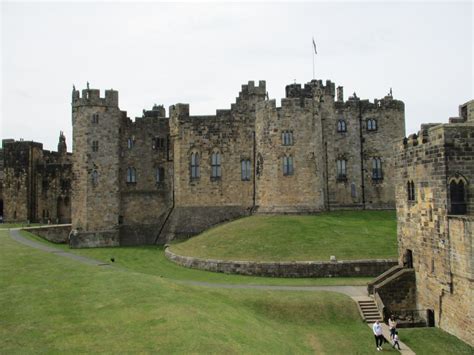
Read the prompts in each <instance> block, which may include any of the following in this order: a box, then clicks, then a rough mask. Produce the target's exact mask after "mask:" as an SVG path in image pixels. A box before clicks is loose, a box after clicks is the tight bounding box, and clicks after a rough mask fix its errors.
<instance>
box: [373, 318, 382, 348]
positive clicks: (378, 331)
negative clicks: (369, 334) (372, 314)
mask: <svg viewBox="0 0 474 355" xmlns="http://www.w3.org/2000/svg"><path fill="white" fill-rule="evenodd" d="M372 330H373V332H374V337H375V346H376V347H377V350H378V351H380V350H382V344H383V334H382V325H381V324H380V322H379V321H378V320H377V321H375V323H374V325H373V326H372Z"/></svg>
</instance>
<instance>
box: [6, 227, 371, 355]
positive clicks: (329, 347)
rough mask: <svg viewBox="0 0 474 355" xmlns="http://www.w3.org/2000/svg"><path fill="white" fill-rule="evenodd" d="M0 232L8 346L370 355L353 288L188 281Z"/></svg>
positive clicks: (22, 349) (13, 349) (11, 349)
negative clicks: (288, 288)
mask: <svg viewBox="0 0 474 355" xmlns="http://www.w3.org/2000/svg"><path fill="white" fill-rule="evenodd" d="M7 233H8V232H7V231H0V349H2V353H5V354H12V353H65V352H66V353H70V352H77V353H101V352H107V353H127V352H129V353H139V352H145V353H148V352H157V351H161V352H163V353H246V354H247V353H248V354H262V353H263V354H270V353H272V354H293V353H314V352H316V353H319V354H349V353H350V354H370V353H373V352H374V351H373V350H374V349H373V344H372V342H373V339H372V335H371V332H370V329H369V328H368V327H367V325H365V324H364V323H363V322H362V321H361V320H360V317H359V314H358V311H357V308H356V305H355V303H354V302H353V301H352V300H351V299H350V298H348V297H347V296H344V295H341V294H336V293H330V292H311V293H309V292H299V293H298V292H281V291H280V292H278V291H255V290H240V289H235V290H220V289H207V288H199V287H190V286H185V285H180V284H176V283H174V282H172V281H169V280H166V279H163V278H160V277H157V276H154V275H148V274H143V273H137V272H133V271H129V270H124V269H114V268H107V267H97V266H87V265H82V264H80V263H77V262H76V261H74V260H69V259H66V258H62V257H60V256H58V255H54V254H51V253H45V252H42V251H39V250H35V249H32V248H30V247H27V246H23V245H21V244H19V243H17V242H15V241H13V240H11V239H10V238H9V237H8V234H7Z"/></svg>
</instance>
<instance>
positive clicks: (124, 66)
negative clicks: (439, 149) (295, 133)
mask: <svg viewBox="0 0 474 355" xmlns="http://www.w3.org/2000/svg"><path fill="white" fill-rule="evenodd" d="M0 6H1V8H0V12H1V102H0V105H1V106H0V112H1V131H0V133H1V137H2V139H3V138H15V139H20V138H24V139H25V140H34V141H38V142H42V143H44V146H45V148H46V149H56V144H57V138H58V135H59V131H60V130H63V131H64V132H65V134H66V137H67V142H68V149H69V150H71V148H72V147H71V141H72V136H71V132H72V127H71V106H70V104H71V90H72V85H73V84H75V85H76V88H78V89H83V88H85V86H86V82H87V81H89V82H90V85H91V88H97V89H100V90H101V92H102V91H103V90H104V89H110V88H113V89H116V90H118V91H119V100H120V108H121V109H122V110H125V111H127V112H128V115H129V117H132V118H133V117H136V116H141V112H142V109H143V108H147V109H149V108H151V107H152V106H153V104H154V103H157V104H163V105H165V107H166V109H167V111H168V106H169V105H172V104H175V103H177V102H184V103H189V104H190V110H191V114H214V113H215V110H216V109H223V108H229V107H230V104H231V103H232V102H234V101H235V97H236V96H237V95H238V92H239V90H240V87H241V85H242V84H244V83H246V82H247V81H249V80H255V81H258V80H266V82H267V90H268V91H269V95H270V98H275V99H277V102H278V103H279V102H280V99H281V98H282V97H283V96H284V91H285V85H287V84H290V83H293V82H294V80H296V82H298V83H302V84H303V83H306V82H308V81H310V80H311V79H312V44H311V38H312V36H313V35H314V37H315V40H316V43H317V47H318V55H317V56H316V78H317V79H323V80H326V79H330V80H332V81H334V82H335V83H336V85H341V86H344V94H345V99H347V97H348V96H349V95H350V94H352V93H353V92H354V91H355V92H356V93H357V95H358V96H359V97H361V98H367V99H370V100H371V101H372V100H373V99H374V98H381V97H383V96H385V95H386V94H387V93H388V92H389V90H390V88H392V89H393V95H394V97H395V98H397V99H401V100H403V101H404V102H405V107H406V127H407V134H410V133H413V132H416V131H417V130H418V129H419V126H420V124H421V123H422V122H446V121H447V120H448V117H450V116H456V115H457V110H458V105H459V104H461V103H464V102H466V101H468V100H470V99H472V98H473V97H474V95H473V81H474V80H473V5H472V2H452V1H450V2H446V3H442V2H436V3H430V2H422V3H413V2H378V3H375V2H350V3H341V2H338V3H326V2H316V3H296V4H295V3H248V2H246V3H230V4H229V3H226V4H219V3H183V4H167V3H157V2H147V3H140V4H135V3H127V2H121V3H115V2H77V3H65V2H33V3H18V2H1V4H0Z"/></svg>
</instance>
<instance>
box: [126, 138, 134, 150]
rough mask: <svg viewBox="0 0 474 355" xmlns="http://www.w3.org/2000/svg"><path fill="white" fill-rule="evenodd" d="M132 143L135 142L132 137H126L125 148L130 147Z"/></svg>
mask: <svg viewBox="0 0 474 355" xmlns="http://www.w3.org/2000/svg"><path fill="white" fill-rule="evenodd" d="M134 144H135V141H134V139H133V138H128V139H127V148H128V149H132V148H133V145H134Z"/></svg>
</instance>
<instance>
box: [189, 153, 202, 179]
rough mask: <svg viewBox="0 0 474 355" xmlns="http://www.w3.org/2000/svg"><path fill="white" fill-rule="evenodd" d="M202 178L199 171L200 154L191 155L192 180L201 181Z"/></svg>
mask: <svg viewBox="0 0 474 355" xmlns="http://www.w3.org/2000/svg"><path fill="white" fill-rule="evenodd" d="M200 176H201V174H200V170H199V153H196V152H194V153H191V179H199V177H200Z"/></svg>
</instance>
